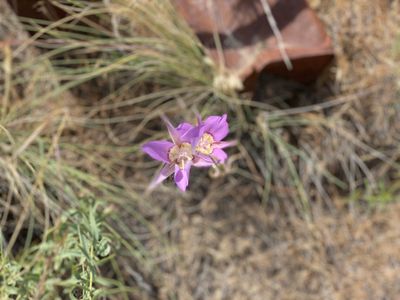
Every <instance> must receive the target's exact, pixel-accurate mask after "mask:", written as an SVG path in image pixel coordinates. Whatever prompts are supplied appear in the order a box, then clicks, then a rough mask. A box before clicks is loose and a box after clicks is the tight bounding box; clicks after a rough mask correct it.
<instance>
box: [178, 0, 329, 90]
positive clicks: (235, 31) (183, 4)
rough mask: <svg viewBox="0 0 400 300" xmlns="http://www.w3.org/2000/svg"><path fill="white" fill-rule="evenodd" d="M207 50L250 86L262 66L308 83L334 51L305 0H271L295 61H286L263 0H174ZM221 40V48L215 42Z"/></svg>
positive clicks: (288, 48)
mask: <svg viewBox="0 0 400 300" xmlns="http://www.w3.org/2000/svg"><path fill="white" fill-rule="evenodd" d="M173 3H174V5H175V6H176V8H177V10H178V12H179V13H180V14H181V15H182V16H183V17H184V18H185V19H186V21H187V22H188V24H189V26H190V27H191V28H192V29H193V30H194V32H195V33H196V35H197V36H198V38H199V39H200V41H201V42H202V43H203V45H204V47H205V48H206V50H207V52H208V55H209V56H210V57H211V58H212V59H213V60H214V62H215V63H217V65H219V66H221V65H223V66H225V68H226V71H227V72H228V73H229V74H231V75H232V74H234V75H236V76H238V78H240V80H242V82H243V83H244V85H245V86H246V87H247V89H249V88H252V87H253V86H254V83H255V82H256V79H257V77H258V75H259V74H260V72H261V71H263V70H266V71H267V72H270V73H272V74H277V75H280V76H284V77H287V78H290V79H294V80H296V81H299V82H302V83H309V82H311V81H313V80H315V79H316V78H317V76H318V75H319V73H320V72H321V71H322V70H323V69H324V68H325V67H326V66H327V64H329V62H330V61H331V59H332V57H333V49H332V44H331V40H330V38H329V37H328V35H327V34H326V31H325V29H324V26H323V24H322V23H321V21H320V20H319V19H318V17H317V16H316V14H315V12H314V11H313V10H312V9H311V8H310V7H309V6H308V4H307V2H306V1H305V0H269V1H268V3H269V6H270V8H271V11H272V15H273V17H274V19H275V20H276V23H277V25H278V28H279V31H280V33H281V35H282V38H283V44H284V46H285V50H286V53H287V55H288V57H289V58H290V61H291V62H292V64H293V69H292V70H291V71H289V70H288V69H287V67H286V66H285V64H284V61H283V58H282V53H281V51H280V50H279V47H278V43H277V39H276V37H275V35H274V34H273V31H272V30H271V27H270V25H269V22H268V20H267V17H266V14H265V11H264V9H263V6H262V2H261V0H173ZM214 33H218V34H217V36H218V37H219V39H220V41H221V46H222V53H219V52H221V51H218V47H217V46H216V43H215V38H214V37H215V34H214Z"/></svg>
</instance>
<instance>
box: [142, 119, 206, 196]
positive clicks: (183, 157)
mask: <svg viewBox="0 0 400 300" xmlns="http://www.w3.org/2000/svg"><path fill="white" fill-rule="evenodd" d="M163 120H164V122H165V123H166V125H167V128H168V132H169V135H170V137H171V140H172V142H170V141H166V140H161V141H151V142H148V143H146V144H144V145H143V146H142V150H143V152H145V153H147V154H148V155H149V156H150V157H151V158H153V159H155V160H158V161H161V162H163V163H164V166H163V167H162V169H161V171H160V172H159V173H158V174H157V176H156V177H155V178H154V180H153V181H152V183H151V184H150V189H152V188H154V187H155V186H156V185H158V184H159V183H161V182H162V181H164V180H165V179H166V178H167V177H169V176H170V175H172V174H174V180H175V183H176V185H177V186H178V188H179V189H181V190H182V191H185V190H186V187H187V186H188V184H189V173H190V168H191V166H192V162H193V158H194V151H193V149H194V148H195V145H196V143H197V141H198V137H199V129H200V128H199V127H194V126H192V125H191V124H189V123H182V124H180V125H179V126H178V127H177V128H175V127H174V126H173V125H172V124H171V122H169V120H168V119H167V118H165V117H164V118H163Z"/></svg>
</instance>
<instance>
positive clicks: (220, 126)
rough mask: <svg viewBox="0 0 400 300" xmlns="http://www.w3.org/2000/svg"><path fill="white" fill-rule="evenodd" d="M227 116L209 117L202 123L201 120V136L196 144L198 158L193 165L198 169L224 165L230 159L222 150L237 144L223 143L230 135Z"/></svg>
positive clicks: (196, 157)
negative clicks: (219, 164)
mask: <svg viewBox="0 0 400 300" xmlns="http://www.w3.org/2000/svg"><path fill="white" fill-rule="evenodd" d="M226 119H227V115H226V114H224V115H222V116H209V117H208V118H207V119H205V120H204V121H202V120H201V119H200V118H199V125H198V127H199V128H200V130H199V133H200V134H201V136H200V139H199V141H198V142H197V144H196V148H195V150H196V156H195V159H194V161H193V165H194V166H196V167H210V166H212V165H215V164H216V163H224V162H225V161H226V159H227V158H228V155H227V154H226V152H225V151H224V150H222V149H224V148H226V147H229V146H232V145H234V144H235V142H232V141H230V142H224V141H222V140H223V139H224V138H225V137H226V136H227V135H228V133H229V125H228V122H227V120H226Z"/></svg>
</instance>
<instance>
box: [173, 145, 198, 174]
mask: <svg viewBox="0 0 400 300" xmlns="http://www.w3.org/2000/svg"><path fill="white" fill-rule="evenodd" d="M168 158H169V160H170V161H171V162H174V163H175V164H177V165H178V166H179V169H181V170H183V169H184V168H185V164H186V163H187V162H188V161H191V160H192V159H193V155H192V145H190V144H189V143H182V144H180V145H174V146H173V147H172V148H171V149H170V150H169V153H168Z"/></svg>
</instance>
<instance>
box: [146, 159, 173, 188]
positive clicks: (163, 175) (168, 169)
mask: <svg viewBox="0 0 400 300" xmlns="http://www.w3.org/2000/svg"><path fill="white" fill-rule="evenodd" d="M174 169H175V165H174V164H167V165H164V167H163V168H162V169H161V171H160V172H159V173H157V175H156V176H155V177H154V178H153V180H152V181H151V183H150V185H149V187H148V189H149V190H152V189H154V188H155V187H156V186H157V185H159V184H160V183H161V182H163V181H164V180H165V179H167V178H168V177H169V176H170V175H172V174H173V173H174Z"/></svg>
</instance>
